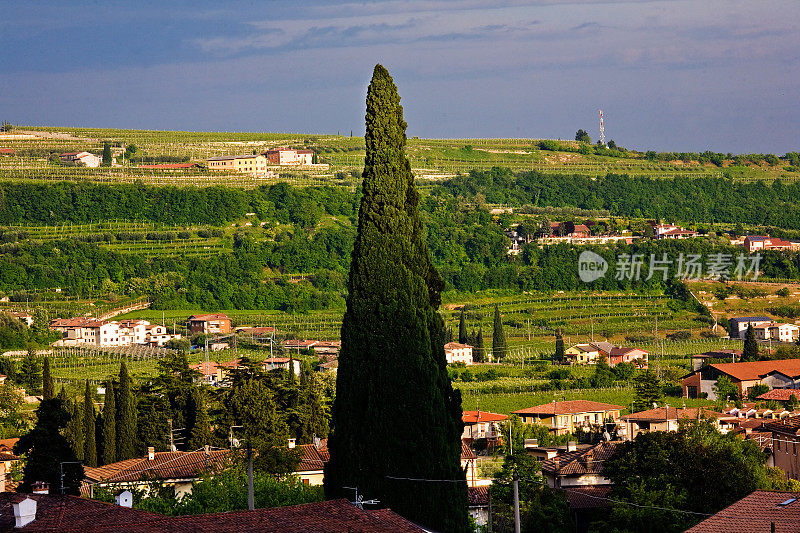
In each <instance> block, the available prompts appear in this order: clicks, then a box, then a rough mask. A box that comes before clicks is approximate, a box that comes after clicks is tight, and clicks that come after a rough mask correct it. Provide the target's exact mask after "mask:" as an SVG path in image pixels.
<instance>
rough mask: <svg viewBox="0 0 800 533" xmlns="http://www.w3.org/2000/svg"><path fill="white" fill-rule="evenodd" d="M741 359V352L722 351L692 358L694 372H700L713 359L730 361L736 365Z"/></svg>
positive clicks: (713, 351) (705, 353) (709, 352)
mask: <svg viewBox="0 0 800 533" xmlns="http://www.w3.org/2000/svg"><path fill="white" fill-rule="evenodd" d="M741 358H742V351H741V350H728V349H721V350H711V351H708V352H703V353H700V354H696V355H693V356H692V371H694V370H700V369H701V368H703V366H704V365H705V364H706V363H707V362H708V361H709V360H712V359H722V360H724V361H725V362H728V361H730V362H731V363H735V362H736V361H738V360H739V359H741Z"/></svg>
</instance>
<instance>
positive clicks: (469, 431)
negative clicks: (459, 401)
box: [461, 411, 508, 444]
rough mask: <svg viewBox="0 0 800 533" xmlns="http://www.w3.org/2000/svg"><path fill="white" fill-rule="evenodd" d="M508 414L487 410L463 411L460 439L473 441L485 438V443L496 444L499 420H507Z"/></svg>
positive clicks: (498, 437)
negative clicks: (462, 427)
mask: <svg viewBox="0 0 800 533" xmlns="http://www.w3.org/2000/svg"><path fill="white" fill-rule="evenodd" d="M507 419H508V416H506V415H501V414H498V413H490V412H488V411H463V412H462V413H461V421H462V422H463V423H464V431H463V433H462V434H461V439H462V440H466V441H468V442H473V441H476V440H479V439H486V441H487V444H496V443H497V442H498V441H499V440H500V438H501V435H500V422H502V421H503V420H507Z"/></svg>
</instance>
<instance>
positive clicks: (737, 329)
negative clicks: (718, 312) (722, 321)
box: [728, 316, 772, 339]
mask: <svg viewBox="0 0 800 533" xmlns="http://www.w3.org/2000/svg"><path fill="white" fill-rule="evenodd" d="M770 322H772V319H771V318H770V317H768V316H743V317H738V318H731V319H730V320H728V333H729V334H730V336H731V338H732V339H744V336H745V335H746V334H747V328H748V326H751V325H752V326H753V327H756V326H760V325H762V324H769V323H770Z"/></svg>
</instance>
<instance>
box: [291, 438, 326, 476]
mask: <svg viewBox="0 0 800 533" xmlns="http://www.w3.org/2000/svg"><path fill="white" fill-rule="evenodd" d="M289 449H293V450H295V451H297V452H298V453H299V454H300V463H299V464H298V465H297V471H296V472H295V474H297V477H299V478H300V481H302V482H303V483H304V484H306V485H322V482H323V480H324V478H325V465H326V464H328V461H330V458H331V455H330V453H329V452H328V439H321V438H319V437H317V436H315V437H314V442H313V443H312V444H299V445H295V440H294V439H289Z"/></svg>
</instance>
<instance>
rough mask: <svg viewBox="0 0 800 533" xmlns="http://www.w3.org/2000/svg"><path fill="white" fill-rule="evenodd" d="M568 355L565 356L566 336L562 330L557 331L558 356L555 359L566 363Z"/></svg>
mask: <svg viewBox="0 0 800 533" xmlns="http://www.w3.org/2000/svg"><path fill="white" fill-rule="evenodd" d="M565 357H566V355H565V354H564V335H563V334H562V333H561V328H558V330H556V354H555V357H554V358H553V359H554V360H556V361H558V362H562V361H564V359H565Z"/></svg>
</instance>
